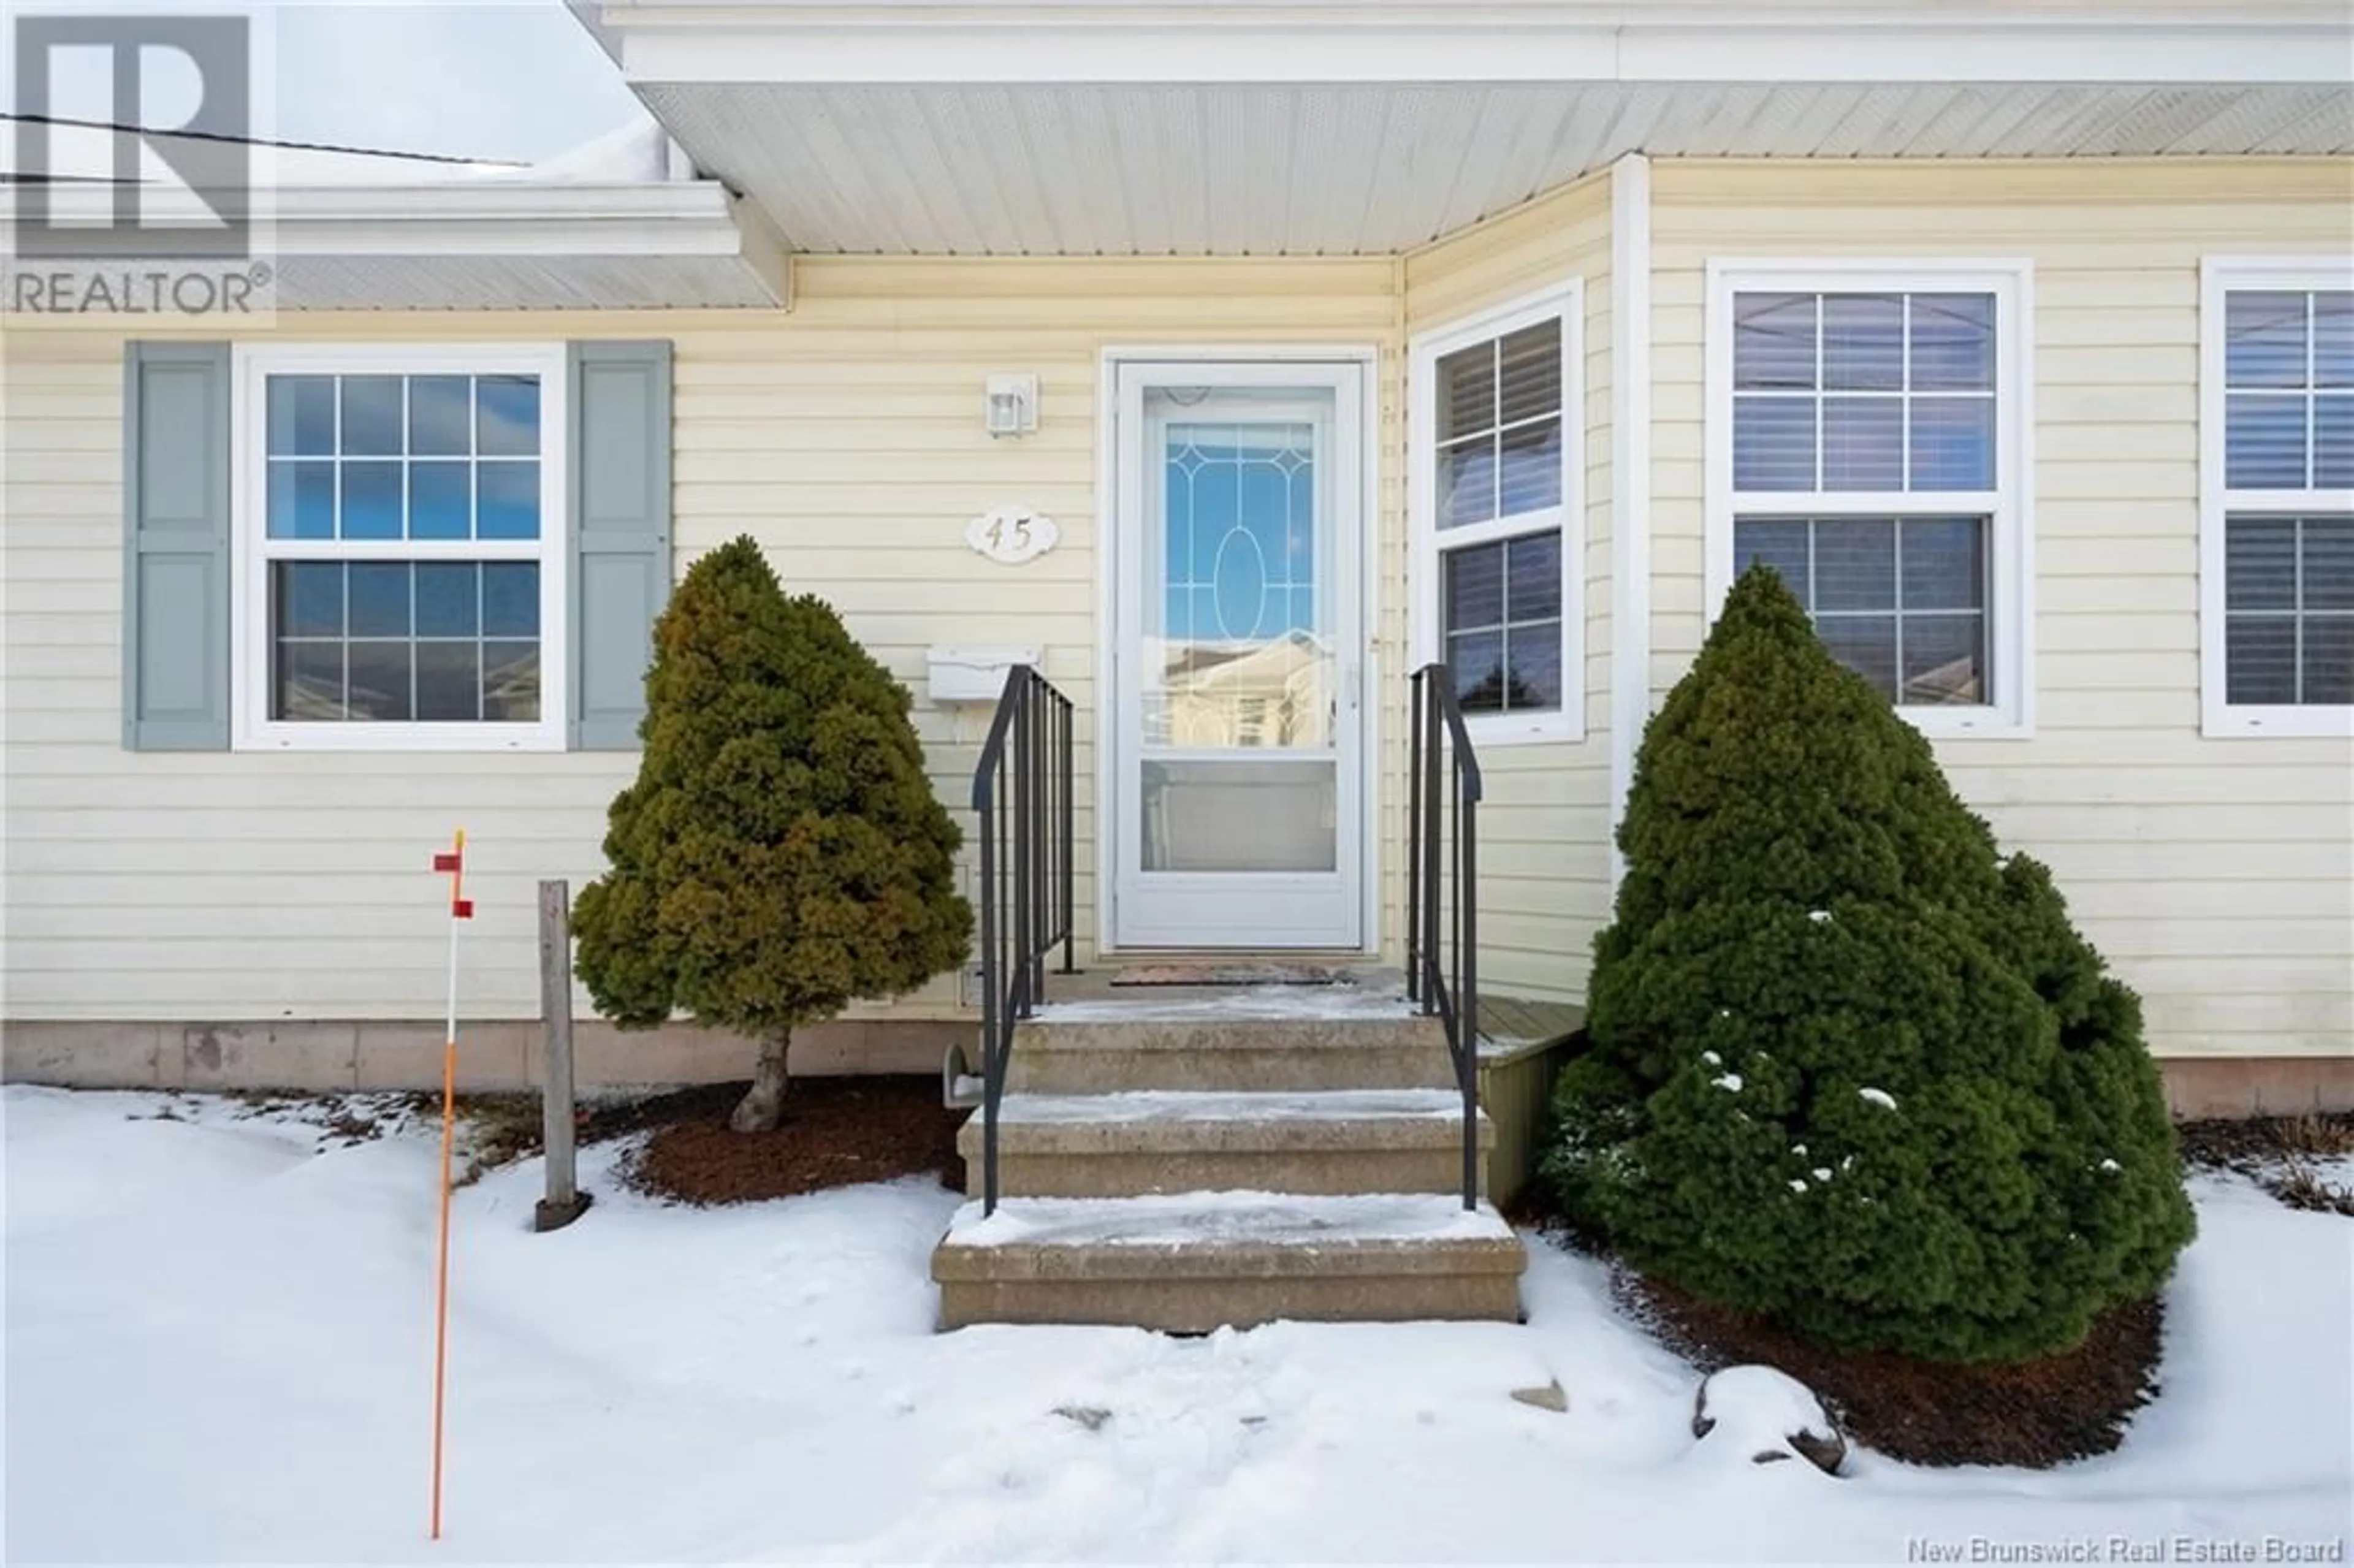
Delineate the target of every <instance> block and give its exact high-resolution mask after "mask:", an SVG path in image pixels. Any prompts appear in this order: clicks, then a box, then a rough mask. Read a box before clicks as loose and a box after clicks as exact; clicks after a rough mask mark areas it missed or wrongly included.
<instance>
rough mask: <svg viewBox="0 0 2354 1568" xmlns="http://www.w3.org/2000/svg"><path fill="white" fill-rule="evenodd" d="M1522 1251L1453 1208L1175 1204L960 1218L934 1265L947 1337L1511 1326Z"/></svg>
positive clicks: (1366, 1198)
mask: <svg viewBox="0 0 2354 1568" xmlns="http://www.w3.org/2000/svg"><path fill="white" fill-rule="evenodd" d="M1526 1263H1527V1259H1526V1257H1525V1256H1524V1255H1523V1254H1522V1248H1521V1241H1520V1238H1519V1237H1518V1236H1516V1235H1514V1234H1512V1228H1511V1226H1510V1225H1508V1224H1505V1223H1504V1222H1503V1221H1502V1220H1501V1219H1500V1218H1499V1217H1498V1216H1497V1213H1496V1212H1495V1210H1493V1209H1491V1208H1490V1207H1489V1206H1488V1205H1487V1204H1485V1203H1482V1204H1480V1205H1479V1208H1478V1209H1476V1210H1467V1209H1465V1208H1464V1207H1463V1202H1462V1199H1461V1197H1460V1196H1459V1195H1449V1194H1442V1193H1380V1194H1363V1195H1358V1196H1352V1197H1297V1196H1290V1195H1285V1194H1274V1193H1263V1192H1182V1193H1172V1194H1168V1195H1163V1196H1155V1197H1136V1198H1005V1199H1002V1200H1001V1201H1000V1202H999V1203H998V1205H997V1213H995V1214H994V1215H992V1216H991V1217H990V1218H988V1219H985V1220H984V1219H982V1218H981V1205H980V1204H979V1203H968V1204H966V1205H965V1207H964V1208H963V1209H962V1210H960V1212H959V1213H958V1214H957V1217H956V1220H955V1222H954V1223H953V1224H951V1225H950V1226H949V1234H948V1236H947V1238H946V1239H945V1240H943V1241H942V1242H941V1243H940V1245H939V1247H938V1250H937V1251H936V1252H934V1253H933V1255H932V1277H933V1278H934V1279H935V1280H937V1281H938V1283H939V1287H940V1320H941V1325H942V1327H944V1328H949V1329H960V1328H963V1327H965V1326H966V1325H967V1324H970V1323H1121V1324H1129V1325H1132V1326H1134V1327H1137V1328H1140V1329H1160V1330H1166V1331H1168V1332H1171V1333H1206V1332H1208V1331H1209V1330H1213V1329H1217V1328H1223V1327H1226V1326H1229V1325H1231V1326H1234V1327H1236V1328H1246V1327H1249V1326H1251V1325H1253V1324H1258V1323H1268V1322H1273V1321H1275V1320H1277V1319H1293V1320H1295V1321H1306V1322H1401V1321H1411V1320H1416V1319H1497V1320H1500V1321H1503V1322H1511V1321H1514V1320H1515V1319H1518V1318H1519V1316H1520V1310H1521V1270H1522V1267H1523V1266H1525V1265H1526Z"/></svg>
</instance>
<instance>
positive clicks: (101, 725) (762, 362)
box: [0, 259, 1405, 1020]
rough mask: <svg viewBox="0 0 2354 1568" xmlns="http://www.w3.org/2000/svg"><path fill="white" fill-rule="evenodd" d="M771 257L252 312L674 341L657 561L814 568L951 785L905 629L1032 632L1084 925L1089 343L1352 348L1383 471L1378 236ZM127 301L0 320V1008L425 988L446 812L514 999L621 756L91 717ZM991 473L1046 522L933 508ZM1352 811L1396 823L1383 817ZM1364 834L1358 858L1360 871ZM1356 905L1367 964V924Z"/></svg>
mask: <svg viewBox="0 0 2354 1568" xmlns="http://www.w3.org/2000/svg"><path fill="white" fill-rule="evenodd" d="M796 271H797V278H798V294H797V298H796V302H795V307H794V309H793V310H792V311H791V312H790V313H689V312H665V313H603V314H595V315H580V314H559V313H528V314H525V313H517V314H491V313H483V314H470V315H439V314H432V315H427V314H410V313H366V314H349V315H332V316H305V317H296V316H285V317H281V318H280V319H279V321H278V323H276V325H275V327H274V328H273V329H272V330H271V331H270V334H268V337H267V341H268V342H270V343H272V344H276V343H285V342H294V341H322V342H355V343H357V342H387V341H401V342H418V343H430V342H467V341H479V342H484V343H500V342H519V341H522V342H530V341H549V340H559V339H564V338H574V337H597V336H611V337H648V336H660V337H665V338H669V339H671V340H673V343H674V344H675V345H676V410H675V424H674V431H675V437H674V439H675V458H676V476H675V478H676V491H675V503H676V540H677V547H678V557H679V559H678V566H679V569H681V570H684V567H685V566H686V564H687V563H688V562H690V561H691V560H692V559H693V558H694V557H695V556H698V555H700V554H701V553H703V552H704V551H705V550H708V549H710V548H711V547H713V546H716V545H718V544H720V543H721V542H723V541H725V540H726V539H727V538H730V537H732V536H734V535H736V534H737V533H739V532H749V533H750V534H752V535H754V536H755V537H756V538H758V540H759V542H760V544H761V546H762V547H763V548H764V549H765V551H766V552H767V554H768V556H769V560H770V561H771V562H772V563H773V564H774V565H775V566H776V567H777V569H778V572H779V575H780V576H781V577H783V578H784V581H785V583H786V586H787V587H788V588H790V589H794V590H808V591H814V592H817V593H820V594H822V595H823V596H824V597H825V598H827V599H829V600H831V601H832V603H833V604H834V605H835V606H836V607H837V608H838V609H840V610H841V611H842V613H843V617H844V619H845V620H846V621H847V622H848V624H849V626H850V629H851V630H852V631H853V633H854V634H855V635H856V636H858V637H859V638H860V639H861V640H862V641H864V642H865V643H866V645H867V646H868V647H869V648H870V649H871V650H872V651H873V652H875V655H876V656H877V657H878V658H880V659H881V660H882V661H883V662H885V664H886V665H888V666H889V667H890V669H891V670H892V672H893V673H895V674H896V675H897V676H898V677H899V678H900V679H901V680H902V681H903V682H905V683H907V686H908V688H909V690H910V691H911V692H912V693H913V694H914V695H915V699H916V702H915V720H916V724H917V729H918V731H919V733H921V735H922V736H923V737H924V740H925V742H926V748H927V755H928V761H929V765H930V769H931V772H932V776H933V779H934V782H935V784H936V786H937V787H938V789H939V791H940V793H941V796H942V798H943V799H944V800H948V801H949V802H950V804H951V805H952V806H954V807H956V808H957V809H958V810H959V812H960V816H962V815H963V811H962V808H963V805H964V802H965V800H967V799H968V798H969V794H970V787H971V768H972V766H973V763H974V760H975V758H976V755H977V752H978V748H979V745H980V742H981V736H982V733H983V731H984V730H985V728H986V726H987V722H988V714H987V712H986V710H985V709H981V708H972V709H965V710H954V709H946V708H941V707H938V706H935V705H932V704H931V703H930V702H929V701H928V699H927V696H926V693H925V668H924V652H925V650H926V649H927V648H928V647H930V646H933V645H936V644H951V645H954V644H963V645H993V646H1041V647H1043V648H1044V655H1045V669H1046V673H1047V674H1048V675H1049V677H1050V678H1052V679H1053V680H1054V681H1055V683H1056V684H1058V685H1059V686H1061V687H1062V688H1063V689H1064V690H1065V691H1066V692H1067V693H1069V694H1071V696H1072V698H1073V699H1074V701H1075V702H1076V703H1077V704H1078V705H1079V709H1080V712H1079V715H1078V722H1077V725H1076V741H1077V748H1078V758H1077V767H1078V771H1079V777H1080V780H1081V789H1080V790H1079V795H1078V801H1077V807H1078V810H1077V829H1078V835H1079V844H1078V851H1077V867H1076V870H1077V885H1078V886H1077V893H1078V900H1079V906H1080V907H1079V912H1078V929H1079V932H1080V944H1081V948H1082V950H1083V952H1084V951H1085V950H1087V948H1091V946H1092V940H1091V938H1092V937H1093V935H1094V932H1095V930H1096V928H1097V922H1096V911H1095V896H1094V895H1095V865H1096V862H1095V850H1094V825H1095V813H1094V810H1093V806H1094V794H1095V791H1094V789H1093V781H1094V769H1095V738H1096V723H1097V715H1096V709H1095V700H1096V691H1095V686H1096V681H1095V671H1096V647H1097V634H1098V626H1097V613H1098V610H1097V600H1098V586H1097V553H1096V538H1097V533H1096V530H1097V514H1096V483H1097V466H1096V465H1097V430H1096V421H1097V375H1098V366H1099V362H1100V356H1101V354H1102V351H1103V350H1104V349H1105V348H1106V347H1107V346H1110V345H1131V344H1133V345H1143V344H1167V345H1170V346H1172V347H1186V346H1195V345H1225V346H1231V345H1236V344H1330V345H1331V346H1333V347H1335V348H1343V347H1345V348H1362V347H1367V346H1371V347H1374V348H1377V349H1378V350H1379V351H1380V353H1381V374H1380V376H1379V397H1380V408H1381V418H1382V435H1381V440H1380V455H1381V467H1382V471H1383V472H1384V476H1385V478H1386V476H1387V475H1388V474H1389V473H1390V471H1392V470H1393V469H1394V467H1395V458H1396V452H1397V449H1398V447H1399V444H1400V442H1401V441H1402V440H1403V437H1402V434H1401V432H1400V430H1399V427H1398V418H1397V409H1398V407H1399V403H1398V394H1397V377H1398V341H1397V311H1396V304H1395V289H1394V273H1395V268H1394V263H1392V262H1390V261H1387V260H1373V261H1331V262H1316V261H1272V262H1261V261H1202V262H1179V261H1168V262H1163V261H1136V260H1124V261H1107V262H1081V261H1051V260H1047V261H916V262H881V261H865V260H832V259H824V260H811V259H803V260H801V261H800V262H799V263H797V267H796ZM128 325H129V326H130V329H131V330H130V332H129V333H128V334H126V333H124V332H123V331H122V330H120V329H119V328H118V329H111V330H105V331H82V330H66V329H60V328H57V327H52V326H48V325H46V324H44V325H39V326H35V327H31V328H28V329H26V330H16V329H13V328H12V330H11V331H10V332H9V333H8V334H7V341H6V344H5V350H0V352H5V363H0V455H5V459H6V463H5V492H0V511H5V529H0V567H5V585H6V594H7V616H6V651H7V653H8V660H7V669H6V684H5V716H6V723H7V736H6V742H7V749H6V779H5V783H6V789H7V794H6V802H5V811H6V832H7V856H8V861H7V873H8V875H7V885H6V893H5V915H6V922H7V925H6V933H5V934H6V937H7V954H6V965H7V994H6V996H5V999H0V1001H5V1015H6V1016H9V1017H16V1018H52V1019H72V1018H96V1019H126V1020H128V1019H165V1020H205V1019H267V1018H272V1017H289V1018H365V1017H390V1018H403V1017H408V1018H414V1017H432V1016H435V1015H436V1014H437V1013H438V1012H439V1009H440V992H441V978H442V962H443V956H442V955H443V948H442V942H443V938H444V927H443V925H442V916H441V905H440V902H439V900H440V896H441V894H440V889H439V885H438V884H436V883H434V882H433V880H432V879H431V877H430V876H429V874H427V873H426V869H425V867H426V861H427V857H428V856H429V854H430V853H431V852H432V850H433V848H434V847H435V846H436V845H437V844H439V843H441V842H445V841H446V840H447V838H448V836H449V833H450V831H451V829H452V828H453V827H456V826H459V825H463V826H464V827H465V828H466V829H467V831H468V833H469V836H470V843H471V852H470V863H469V871H470V886H471V887H472V890H474V891H475V892H476V895H477V897H478V900H479V908H480V910H481V918H480V919H478V920H477V921H476V922H475V923H474V925H473V926H472V927H470V928H469V929H468V931H467V933H466V938H465V948H464V955H465V957H464V973H465V982H464V992H465V1008H466V1011H467V1012H469V1013H470V1014H472V1015H475V1016H483V1017H519V1016H529V1015H531V1014H533V1013H534V1012H536V1010H537V995H536V989H535V987H536V980H535V976H536V948H535V937H534V933H533V931H532V908H533V897H532V887H533V883H534V881H535V879H536V878H538V877H542V876H556V875H563V876H569V877H571V878H572V879H573V881H574V884H575V885H576V886H578V885H579V883H580V882H581V881H583V880H585V879H586V878H588V877H589V876H592V875H594V874H596V873H597V871H598V870H599V866H600V864H601V857H600V854H599V847H598V846H599V839H600V838H601V836H602V832H603V825H604V809H605V806H606V803H607V802H608V800H610V798H611V796H612V794H613V793H614V791H615V790H616V789H619V788H620V786H621V785H622V784H624V783H626V782H627V780H628V779H629V778H630V777H631V773H632V771H633V769H634V766H635V758H634V757H633V756H631V755H629V754H622V753H610V752H609V753H575V754H564V755H546V754H540V755H518V754H499V755H466V754H455V755H448V754H441V755H428V754H417V753H397V752H394V753H383V752H375V753H363V754H345V755H333V754H322V753H288V754H275V753H273V754H262V753H208V754H171V753H158V752H149V753H132V752H126V751H124V750H122V747H121V733H122V720H121V712H120V697H119V690H118V688H119V683H120V671H121V653H120V651H119V650H120V638H121V635H122V516H121V510H120V508H121V456H120V453H121V419H122V407H121V398H122V339H123V337H124V336H125V335H149V334H152V330H153V329H152V323H128ZM189 335H197V336H204V335H215V334H206V333H203V332H202V331H201V330H199V331H196V332H194V333H191V334H189ZM1000 370H1010V371H1025V372H1033V373H1035V374H1036V375H1037V376H1038V377H1039V381H1040V392H1041V399H1040V401H1041V408H1040V420H1039V428H1038V431H1037V433H1036V434H1035V435H1034V436H1031V437H1026V438H1023V439H1019V440H991V439H990V438H989V437H988V436H987V435H986V434H985V433H984V432H983V430H982V428H981V389H982V386H983V382H984V379H985V377H986V376H988V374H989V373H990V372H991V371H1000ZM1000 503H1018V504H1023V505H1028V506H1034V507H1037V508H1039V509H1041V510H1043V511H1044V512H1045V513H1046V514H1049V515H1051V516H1052V517H1054V518H1055V521H1056V522H1057V523H1058V524H1060V525H1061V527H1062V530H1063V535H1062V542H1061V545H1060V546H1059V547H1058V548H1057V549H1055V551H1054V552H1053V553H1051V554H1049V555H1047V556H1044V557H1043V558H1041V559H1039V560H1036V561H1034V562H1032V563H1030V564H1028V565H1026V566H1023V567H1001V566H996V565H993V564H991V563H990V562H988V561H986V560H984V559H982V558H981V556H978V555H976V554H974V553H973V552H972V551H971V550H970V549H968V548H967V547H966V546H965V544H964V541H963V530H964V525H965V523H966V521H967V520H968V519H969V518H970V517H971V516H972V515H973V514H976V513H979V512H981V511H982V510H983V509H985V508H987V507H990V506H992V505H997V504H1000ZM1373 526H1374V527H1375V528H1376V529H1377V532H1378V537H1379V540H1380V543H1381V558H1382V584H1381V589H1380V593H1381V602H1380V605H1379V614H1380V616H1381V621H1380V625H1381V627H1382V636H1381V645H1380V650H1379V651H1380V652H1382V653H1383V654H1384V659H1383V661H1382V664H1383V668H1384V673H1385V674H1387V675H1388V676H1389V679H1388V680H1387V681H1386V682H1385V684H1384V690H1383V692H1382V694H1381V696H1382V702H1381V723H1382V726H1383V733H1384V736H1402V735H1403V734H1404V729H1403V722H1404V697H1403V691H1404V687H1403V673H1402V672H1403V666H1404V659H1403V656H1402V654H1400V655H1397V656H1394V657H1393V656H1390V651H1391V650H1393V649H1396V648H1400V647H1402V639H1403V636H1404V626H1405V622H1404V616H1403V605H1404V599H1403V595H1404V591H1405V584H1404V577H1405V552H1404V547H1403V543H1402V537H1403V535H1402V524H1399V522H1398V520H1397V515H1396V513H1395V511H1394V492H1389V491H1387V490H1386V489H1385V493H1384V500H1383V502H1382V504H1381V505H1380V507H1379V508H1378V513H1377V517H1376V519H1375V521H1374V524H1373ZM1387 816H1388V819H1389V820H1392V821H1394V824H1395V825H1396V826H1397V827H1399V828H1401V829H1402V827H1403V821H1404V818H1403V814H1402V813H1401V812H1397V811H1395V810H1392V811H1390V812H1389V813H1387ZM1399 858H1400V857H1399V856H1398V854H1397V853H1395V852H1394V851H1393V852H1391V853H1387V854H1384V857H1383V860H1384V872H1385V874H1387V873H1394V871H1395V869H1396V866H1397V862H1398V860H1399ZM968 859H970V857H969V856H968ZM1384 934H1385V936H1386V937H1387V938H1389V939H1390V941H1391V942H1392V944H1393V951H1392V955H1391V956H1392V957H1393V959H1394V957H1395V951H1394V943H1395V940H1396V937H1397V931H1396V926H1395V922H1394V919H1391V918H1388V917H1386V916H1385V918H1384ZM956 990H957V988H956V984H955V982H954V980H943V981H941V982H938V983H937V984H935V985H934V986H933V987H932V988H931V989H930V990H929V991H927V992H925V993H923V995H921V996H919V997H917V998H915V999H911V1000H909V1001H904V1002H902V1003H899V1004H898V1005H897V1006H896V1007H882V1008H877V1009H873V1010H865V1009H862V1010H861V1011H862V1012H868V1011H871V1012H872V1013H873V1015H874V1016H880V1017H908V1016H923V1015H928V1014H937V1013H938V1012H941V1011H942V1010H943V1009H944V1008H949V1009H952V1008H953V1007H954V1006H955V1005H956Z"/></svg>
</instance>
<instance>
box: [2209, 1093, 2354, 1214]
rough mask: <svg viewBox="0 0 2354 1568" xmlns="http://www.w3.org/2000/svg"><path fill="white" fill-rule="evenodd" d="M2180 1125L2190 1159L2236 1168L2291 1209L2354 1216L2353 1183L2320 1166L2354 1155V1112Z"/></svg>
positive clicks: (2220, 1167)
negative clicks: (2332, 1177) (2328, 1174)
mask: <svg viewBox="0 0 2354 1568" xmlns="http://www.w3.org/2000/svg"><path fill="white" fill-rule="evenodd" d="M2177 1130H2178V1132H2179V1135H2180V1137H2181V1139H2182V1158H2183V1160H2184V1161H2185V1162H2186V1163H2188V1164H2190V1165H2193V1166H2198V1167H2202V1168H2204V1169H2207V1170H2210V1171H2236V1172H2238V1173H2239V1174H2240V1175H2243V1176H2245V1177H2247V1178H2248V1179H2249V1180H2250V1181H2253V1182H2255V1183H2256V1185H2258V1186H2259V1187H2262V1188H2263V1189H2264V1191H2265V1192H2270V1193H2271V1194H2272V1195H2273V1196H2274V1197H2275V1198H2278V1199H2279V1200H2280V1201H2281V1202H2284V1203H2285V1204H2287V1205H2288V1206H2289V1207H2290V1208H2292V1209H2313V1210H2317V1211H2320V1212H2322V1213H2336V1214H2345V1215H2347V1216H2349V1218H2354V1183H2347V1182H2343V1181H2330V1180H2329V1179H2327V1177H2325V1176H2324V1174H2323V1173H2322V1171H2321V1169H2319V1168H2318V1167H2317V1161H2320V1160H2332V1159H2336V1158H2339V1157H2343V1156H2346V1155H2349V1154H2354V1111H2317V1112H2314V1113H2312V1114H2310V1115H2306V1116H2296V1117H2248V1118H2233V1119H2229V1120H2222V1119H2219V1120H2214V1121H2186V1122H2184V1123H2182V1124H2181V1125H2180V1127H2179V1128H2178V1129H2177Z"/></svg>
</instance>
